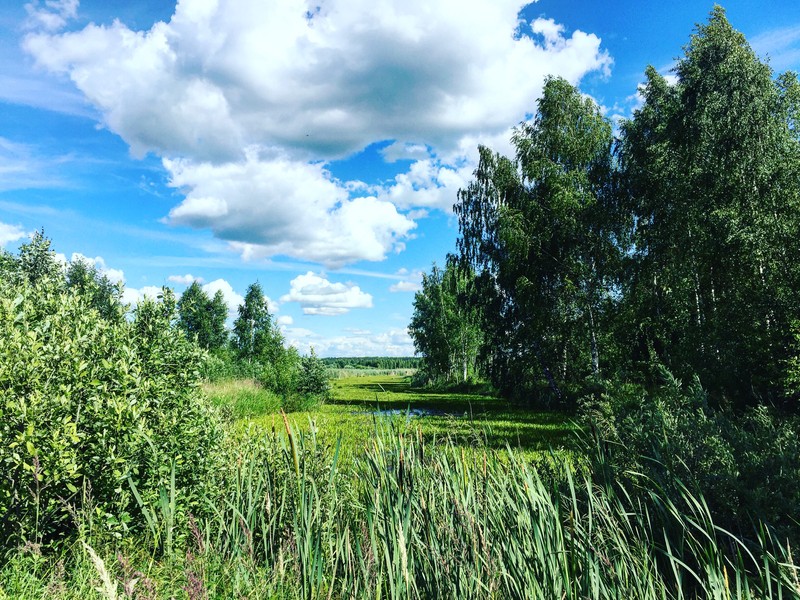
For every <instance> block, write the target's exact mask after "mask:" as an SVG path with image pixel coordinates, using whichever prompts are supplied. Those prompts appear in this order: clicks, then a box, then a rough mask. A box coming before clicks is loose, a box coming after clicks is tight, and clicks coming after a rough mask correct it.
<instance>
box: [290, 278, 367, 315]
mask: <svg viewBox="0 0 800 600" xmlns="http://www.w3.org/2000/svg"><path fill="white" fill-rule="evenodd" d="M290 286H291V289H290V290H289V293H288V294H286V295H285V296H282V297H281V302H298V303H299V304H300V306H301V307H302V308H303V313H304V314H307V315H328V316H332V315H343V314H345V313H347V312H349V311H350V310H351V309H353V308H372V296H371V295H370V294H367V293H366V292H362V291H361V288H360V287H358V286H357V285H353V284H351V283H331V282H330V281H328V280H327V279H325V278H323V277H320V276H319V275H316V274H314V273H312V272H311V271H309V272H308V273H306V274H305V275H298V276H297V277H295V278H294V279H292V281H291V282H290Z"/></svg>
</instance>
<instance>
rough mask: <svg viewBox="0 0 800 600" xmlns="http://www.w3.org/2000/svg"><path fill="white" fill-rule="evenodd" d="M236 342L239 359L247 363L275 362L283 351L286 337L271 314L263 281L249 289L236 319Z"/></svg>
mask: <svg viewBox="0 0 800 600" xmlns="http://www.w3.org/2000/svg"><path fill="white" fill-rule="evenodd" d="M233 344H234V348H235V349H236V351H237V353H238V355H239V358H240V359H241V360H244V361H247V362H253V361H261V362H264V363H270V362H274V361H275V360H276V359H277V358H278V357H279V355H280V354H282V352H283V336H282V335H281V333H280V331H279V330H278V327H277V325H276V324H275V323H274V322H273V320H272V316H271V315H270V314H269V306H268V305H267V298H266V296H264V291H263V290H262V289H261V285H260V284H259V283H257V282H256V283H253V284H251V285H250V287H248V288H247V293H246V294H245V297H244V303H243V304H241V305H240V306H239V316H238V317H237V318H236V320H235V321H234V322H233Z"/></svg>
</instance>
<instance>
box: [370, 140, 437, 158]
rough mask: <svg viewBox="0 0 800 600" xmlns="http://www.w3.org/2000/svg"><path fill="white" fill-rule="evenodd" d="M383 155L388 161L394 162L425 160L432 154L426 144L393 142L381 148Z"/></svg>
mask: <svg viewBox="0 0 800 600" xmlns="http://www.w3.org/2000/svg"><path fill="white" fill-rule="evenodd" d="M381 155H382V156H383V159H384V160H385V161H386V162H389V163H392V162H396V161H398V160H424V159H426V158H428V157H429V156H430V151H429V150H428V147H427V146H425V145H424V144H409V143H404V144H403V143H400V142H393V143H391V144H389V145H388V146H386V148H384V149H383V150H381Z"/></svg>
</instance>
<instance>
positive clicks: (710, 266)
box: [411, 7, 800, 410]
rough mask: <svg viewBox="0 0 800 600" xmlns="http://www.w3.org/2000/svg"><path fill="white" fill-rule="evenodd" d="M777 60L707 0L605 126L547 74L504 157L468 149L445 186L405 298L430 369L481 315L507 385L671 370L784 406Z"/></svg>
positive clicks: (792, 228)
mask: <svg viewBox="0 0 800 600" xmlns="http://www.w3.org/2000/svg"><path fill="white" fill-rule="evenodd" d="M772 75H773V74H772V72H771V70H770V68H769V66H768V65H766V64H765V63H762V62H760V61H759V60H758V58H757V57H756V55H755V54H754V52H753V51H752V50H751V48H750V47H749V45H748V44H747V42H746V40H745V39H744V37H743V36H742V35H741V34H740V33H739V32H737V31H735V30H734V29H733V28H732V27H731V25H730V24H729V23H728V21H727V19H726V18H725V14H724V11H723V10H722V9H721V8H719V7H717V8H715V9H714V11H713V13H712V15H711V18H710V20H709V22H708V23H707V24H705V25H701V26H699V27H698V28H697V31H696V32H695V34H694V35H693V36H692V38H691V40H690V42H689V44H688V45H687V46H686V48H685V54H684V56H683V58H681V59H680V60H679V61H678V63H677V66H676V68H675V76H676V82H675V83H674V84H669V83H668V82H667V81H666V80H665V79H664V77H662V76H661V75H659V74H658V73H657V72H656V71H655V70H654V69H652V68H650V69H648V71H647V73H646V78H647V83H646V85H645V86H644V88H643V91H642V94H643V99H644V103H643V105H642V107H641V108H640V109H638V110H636V111H635V112H634V115H633V118H632V119H630V120H628V121H624V122H623V123H622V124H621V126H620V131H619V137H618V139H614V137H613V134H612V131H613V130H612V126H611V123H610V122H609V121H608V120H607V119H606V118H605V117H604V116H603V115H602V113H601V112H600V109H599V107H598V106H597V105H596V104H595V103H594V102H593V101H592V100H591V99H589V98H586V97H585V96H583V95H582V94H581V93H580V91H579V90H577V89H576V88H574V87H573V86H571V85H570V84H569V83H567V82H566V81H564V80H562V79H558V78H550V79H548V80H547V81H546V83H545V87H544V92H543V95H542V97H541V98H540V99H539V101H538V105H537V107H538V110H537V112H536V114H535V116H534V118H533V119H532V120H531V121H530V122H528V123H523V124H521V125H520V126H519V127H518V128H517V129H516V131H515V134H514V136H513V139H512V142H513V144H514V147H515V150H516V156H515V157H513V158H507V157H504V156H500V155H498V154H496V153H494V152H492V151H491V150H489V149H488V148H481V150H480V161H479V164H478V167H477V169H476V171H475V178H474V180H473V181H472V182H471V183H470V184H469V185H468V186H467V187H466V188H465V189H463V190H462V191H461V192H460V193H459V196H458V201H457V203H456V204H455V207H454V210H455V213H456V215H457V217H458V223H459V232H460V233H459V238H458V240H457V248H456V252H455V253H454V255H453V256H452V257H451V259H450V262H449V264H448V268H447V269H446V270H445V271H444V272H443V273H442V272H441V271H440V270H439V269H438V268H436V267H434V269H433V271H432V272H431V274H430V275H428V276H427V277H426V280H425V281H426V285H425V286H424V287H423V289H422V291H420V292H419V293H418V294H417V297H416V301H415V314H414V317H413V319H412V325H411V331H412V333H413V335H414V339H415V343H416V345H417V350H418V351H419V352H420V353H421V354H422V355H423V360H424V362H423V364H424V369H425V370H427V371H429V372H430V373H431V374H432V375H435V376H442V375H446V374H447V373H450V372H454V371H458V370H459V366H458V364H459V363H460V362H461V361H462V360H463V359H462V358H460V357H457V356H456V355H455V354H454V353H453V348H456V347H465V346H466V345H465V344H463V343H461V344H459V342H458V340H459V339H460V338H461V337H463V336H462V334H461V331H462V329H461V328H475V327H476V326H477V328H478V329H479V330H480V331H482V332H483V337H482V339H478V340H477V342H478V344H479V349H478V351H477V352H475V353H470V356H473V355H474V354H477V355H478V356H479V357H480V359H481V360H479V361H478V362H477V363H476V364H477V365H478V366H479V367H480V372H481V374H483V375H485V376H487V377H489V378H490V379H491V381H492V382H493V383H494V384H495V385H496V386H497V387H498V389H500V390H501V391H503V392H504V393H505V394H507V395H517V396H519V397H521V398H531V397H534V398H538V400H539V402H540V403H542V404H552V405H557V404H571V405H575V404H576V402H577V399H578V398H580V397H581V396H583V395H584V394H586V393H587V392H591V391H592V390H593V389H594V388H596V386H597V385H598V382H599V381H601V380H622V381H628V382H637V383H643V384H645V385H647V386H653V385H657V384H658V383H659V379H660V375H659V374H660V370H661V367H666V368H667V369H669V371H670V372H672V373H673V374H675V375H676V376H677V377H679V378H680V379H682V380H685V381H690V380H692V378H693V377H694V376H695V375H697V377H699V380H700V383H701V385H702V386H703V389H705V390H706V391H707V393H708V395H709V398H710V400H711V401H712V404H713V405H715V406H724V405H731V404H732V405H735V406H737V407H739V408H741V407H745V406H754V405H758V404H760V403H762V402H767V403H772V404H776V405H781V406H782V407H783V408H786V409H788V410H795V409H796V404H797V394H796V391H795V390H794V388H793V387H792V384H791V381H792V379H791V375H790V373H789V372H788V370H787V364H792V363H791V362H790V361H791V360H792V357H793V356H794V355H793V350H792V344H791V341H792V339H793V335H794V331H793V329H792V324H793V323H794V322H796V321H797V320H798V319H799V318H800V313H799V312H798V311H800V308H798V307H800V267H798V264H797V261H795V260H794V259H793V258H792V257H795V256H800V137H798V131H800V130H799V129H798V128H797V127H796V125H797V122H796V119H797V115H798V114H800V112H798V111H800V84H798V81H797V77H796V75H795V74H793V73H787V74H783V75H780V76H778V77H777V78H775V79H773V76H772ZM456 267H457V269H456ZM456 270H458V274H456V273H455V271H456ZM447 278H450V280H452V281H456V280H457V281H458V282H459V283H458V285H457V286H455V287H454V286H453V285H452V284H449V285H442V284H441V281H443V280H444V279H447ZM456 288H457V289H456ZM434 309H435V311H438V313H437V312H434ZM456 323H458V324H459V325H458V326H456V325H455V324H456ZM445 324H446V326H445ZM787 361H789V362H787Z"/></svg>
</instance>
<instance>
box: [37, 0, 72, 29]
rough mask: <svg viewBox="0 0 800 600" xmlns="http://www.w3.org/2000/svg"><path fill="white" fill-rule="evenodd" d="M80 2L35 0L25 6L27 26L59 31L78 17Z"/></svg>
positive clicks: (70, 0)
mask: <svg viewBox="0 0 800 600" xmlns="http://www.w3.org/2000/svg"><path fill="white" fill-rule="evenodd" d="M78 5H79V0H44V1H42V0H33V2H28V3H27V4H25V12H26V13H28V23H27V26H28V27H30V28H31V29H39V28H41V29H44V30H46V31H57V30H59V29H61V28H62V27H64V26H65V25H66V24H67V22H69V21H70V20H72V19H74V18H75V17H77V16H78Z"/></svg>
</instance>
